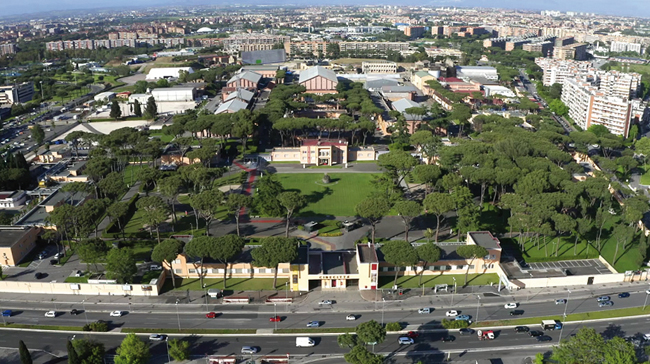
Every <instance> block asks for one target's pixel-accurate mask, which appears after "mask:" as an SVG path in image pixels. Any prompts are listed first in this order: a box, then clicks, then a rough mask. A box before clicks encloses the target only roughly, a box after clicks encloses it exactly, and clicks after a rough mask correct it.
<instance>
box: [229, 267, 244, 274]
mask: <svg viewBox="0 0 650 364" xmlns="http://www.w3.org/2000/svg"><path fill="white" fill-rule="evenodd" d="M242 270H243V269H241V268H236V269H231V271H234V272H233V273H235V274H238V273H242Z"/></svg>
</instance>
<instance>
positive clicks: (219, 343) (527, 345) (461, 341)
mask: <svg viewBox="0 0 650 364" xmlns="http://www.w3.org/2000/svg"><path fill="white" fill-rule="evenodd" d="M649 321H650V319H648V318H641V319H639V318H633V319H625V320H619V321H613V322H607V321H603V322H590V323H580V324H571V323H569V324H567V325H566V326H565V328H564V329H563V330H559V331H547V332H546V334H547V335H548V336H549V337H551V339H552V341H549V342H544V343H538V342H537V340H536V339H534V338H531V337H529V336H528V335H526V334H524V333H520V334H518V333H515V332H514V331H513V330H512V329H511V328H504V329H499V330H495V334H496V339H495V340H491V341H479V340H478V339H477V337H476V335H467V336H460V335H458V333H451V334H452V336H454V337H455V341H453V342H442V341H441V338H442V337H443V336H446V335H447V334H446V333H445V332H435V333H421V335H420V337H419V338H417V339H416V341H415V344H414V345H402V346H400V345H399V344H398V343H397V338H398V336H399V335H396V334H390V335H387V338H386V340H385V341H384V342H383V343H381V344H378V345H376V346H375V348H374V350H375V352H377V353H381V354H384V355H389V356H398V357H399V356H408V357H410V358H413V357H421V356H425V355H431V354H436V353H437V354H441V353H442V352H448V353H450V354H452V357H456V358H457V357H458V354H460V353H464V352H468V353H472V352H474V353H476V352H488V353H489V352H510V353H512V352H516V353H521V354H520V355H522V356H523V353H524V352H525V353H526V355H532V354H533V353H535V352H544V351H546V350H548V349H549V348H550V347H551V346H552V345H554V344H556V343H557V342H558V340H559V339H560V336H562V337H563V338H566V337H569V336H570V335H573V334H575V333H576V332H577V330H578V329H579V328H580V327H582V326H587V327H592V328H594V329H596V330H597V331H598V332H600V333H602V334H603V335H604V336H605V337H606V338H611V337H614V336H631V335H634V334H637V333H646V332H647V331H648V329H647V327H648V323H649ZM531 328H532V329H537V327H534V326H531ZM0 332H1V333H2V334H0V347H16V346H17V341H18V340H23V341H24V342H25V344H26V345H27V347H29V348H30V349H40V350H46V351H48V352H50V353H52V354H54V355H65V347H66V345H65V342H66V340H68V339H69V338H71V337H72V334H71V333H61V332H28V331H23V332H16V331H9V330H2V329H0ZM84 336H87V337H90V338H92V339H94V340H97V341H100V342H102V343H104V345H105V346H106V349H107V352H108V354H109V355H110V354H114V353H115V348H116V347H117V346H118V345H119V343H120V342H121V340H122V338H123V334H87V335H84ZM147 336H148V335H141V336H140V337H142V338H143V339H145V340H146V339H147ZM180 336H182V335H173V337H180ZM305 336H306V335H305ZM81 337H83V336H82V335H80V334H79V335H76V338H81ZM311 337H312V338H313V339H314V341H316V346H314V347H312V348H296V347H295V336H281V335H255V336H243V335H237V336H218V337H217V336H196V335H193V336H187V337H184V339H185V340H188V341H189V342H190V343H191V344H192V346H191V350H192V354H193V355H215V354H216V355H237V354H238V353H239V351H240V349H241V347H242V346H255V347H257V348H259V350H260V355H286V354H290V355H291V356H292V357H298V358H300V357H311V358H312V359H314V360H315V359H321V358H326V356H328V355H341V354H344V353H346V352H347V350H346V349H344V348H341V347H339V346H338V344H337V342H336V336H335V335H327V336H325V335H316V334H314V335H311ZM151 350H152V357H153V358H157V357H158V358H164V357H166V348H165V345H164V343H162V342H156V343H152V348H151ZM483 355H484V356H483V357H487V356H491V355H490V354H483ZM441 356H442V355H441Z"/></svg>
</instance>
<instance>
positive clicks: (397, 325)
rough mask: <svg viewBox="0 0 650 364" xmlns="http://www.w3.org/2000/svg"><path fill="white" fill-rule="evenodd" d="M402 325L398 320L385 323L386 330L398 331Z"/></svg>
mask: <svg viewBox="0 0 650 364" xmlns="http://www.w3.org/2000/svg"><path fill="white" fill-rule="evenodd" d="M401 329H402V325H401V324H400V323H399V322H389V323H387V324H386V331H400V330H401Z"/></svg>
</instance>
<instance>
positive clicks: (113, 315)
mask: <svg viewBox="0 0 650 364" xmlns="http://www.w3.org/2000/svg"><path fill="white" fill-rule="evenodd" d="M122 314H123V313H122V311H113V312H111V317H122Z"/></svg>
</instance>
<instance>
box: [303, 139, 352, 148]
mask: <svg viewBox="0 0 650 364" xmlns="http://www.w3.org/2000/svg"><path fill="white" fill-rule="evenodd" d="M302 145H303V146H321V147H326V146H331V145H337V146H338V145H348V141H347V140H338V139H303V140H302Z"/></svg>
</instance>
